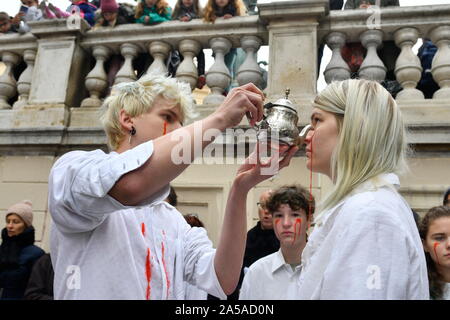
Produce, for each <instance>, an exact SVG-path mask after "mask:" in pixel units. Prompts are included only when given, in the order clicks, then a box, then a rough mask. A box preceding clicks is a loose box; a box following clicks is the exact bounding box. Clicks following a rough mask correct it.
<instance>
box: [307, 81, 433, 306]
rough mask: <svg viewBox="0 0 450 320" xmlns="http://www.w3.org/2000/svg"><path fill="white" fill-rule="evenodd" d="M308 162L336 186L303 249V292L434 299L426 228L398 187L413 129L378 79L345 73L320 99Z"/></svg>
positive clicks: (313, 119) (330, 296)
mask: <svg viewBox="0 0 450 320" xmlns="http://www.w3.org/2000/svg"><path fill="white" fill-rule="evenodd" d="M311 126H312V130H310V131H309V133H308V135H307V138H306V140H305V142H306V156H307V167H308V168H309V169H310V170H312V171H313V172H317V173H321V174H324V175H326V176H328V177H329V178H330V179H331V181H332V183H333V186H332V188H331V191H330V193H329V194H328V196H327V197H325V199H324V200H323V202H322V203H321V204H319V207H318V211H317V212H318V213H317V215H316V216H315V220H314V222H315V227H314V230H313V232H312V234H311V236H310V237H309V241H308V244H307V245H306V248H305V249H304V251H303V254H302V273H301V276H300V281H299V297H298V298H300V299H428V298H429V293H428V278H427V268H426V261H425V256H424V253H423V248H422V243H421V240H420V236H419V233H418V230H417V227H416V224H415V221H414V218H413V213H412V211H411V208H410V207H409V205H408V204H407V203H406V202H405V200H404V199H403V198H402V197H401V196H400V194H399V193H398V188H399V185H400V182H399V178H398V176H397V174H399V173H403V172H406V170H407V163H406V151H407V143H406V134H405V126H404V123H403V120H402V114H401V112H400V108H399V107H398V105H397V103H396V102H395V100H394V99H393V98H392V96H391V95H390V94H389V92H387V91H386V89H384V88H383V87H382V86H381V85H380V84H379V83H377V82H374V81H368V80H345V81H340V82H333V83H331V84H330V85H328V86H327V87H326V88H325V89H324V90H323V91H322V92H321V93H319V94H318V96H317V97H316V98H315V100H314V102H313V110H312V116H311Z"/></svg>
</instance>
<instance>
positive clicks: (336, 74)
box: [323, 32, 351, 83]
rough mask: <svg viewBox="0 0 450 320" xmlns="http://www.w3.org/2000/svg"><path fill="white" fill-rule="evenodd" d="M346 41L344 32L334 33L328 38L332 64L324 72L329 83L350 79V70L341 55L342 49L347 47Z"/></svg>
mask: <svg viewBox="0 0 450 320" xmlns="http://www.w3.org/2000/svg"><path fill="white" fill-rule="evenodd" d="M345 40H346V35H345V34H344V33H342V32H332V33H330V34H329V35H328V36H327V38H326V43H327V45H328V47H330V49H331V51H332V55H331V60H330V63H328V65H327V67H326V68H325V71H324V72H323V74H324V76H325V81H326V82H327V83H331V82H332V81H341V80H347V79H350V75H351V72H350V68H349V66H348V64H347V63H346V62H345V61H344V59H343V58H342V54H341V49H342V47H344V45H345Z"/></svg>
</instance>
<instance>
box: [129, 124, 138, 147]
mask: <svg viewBox="0 0 450 320" xmlns="http://www.w3.org/2000/svg"><path fill="white" fill-rule="evenodd" d="M135 134H136V129H135V128H134V127H131V130H130V137H129V138H128V143H129V144H131V137H132V136H134V135H135Z"/></svg>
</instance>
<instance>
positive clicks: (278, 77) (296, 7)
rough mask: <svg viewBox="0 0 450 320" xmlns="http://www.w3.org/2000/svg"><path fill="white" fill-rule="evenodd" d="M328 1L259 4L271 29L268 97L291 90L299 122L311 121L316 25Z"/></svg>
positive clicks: (313, 94) (313, 93)
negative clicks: (287, 89)
mask: <svg viewBox="0 0 450 320" xmlns="http://www.w3.org/2000/svg"><path fill="white" fill-rule="evenodd" d="M328 2H329V1H328V0H315V1H272V2H271V3H261V4H258V9H259V16H260V19H261V20H262V21H263V22H264V23H267V29H268V30H269V48H270V49H269V75H268V84H267V88H266V90H265V91H266V93H267V99H268V100H269V101H272V102H274V101H276V100H277V99H279V98H282V97H284V92H285V90H286V88H290V89H291V94H290V96H289V100H291V101H292V102H293V103H294V104H295V105H297V106H298V109H299V110H297V111H298V112H299V124H306V123H309V118H310V114H311V108H312V106H311V101H312V100H313V99H314V97H315V95H316V93H317V78H318V77H317V52H318V46H317V27H318V21H319V20H320V19H321V18H322V17H323V16H325V15H326V14H328V8H329V4H328Z"/></svg>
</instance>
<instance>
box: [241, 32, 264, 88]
mask: <svg viewBox="0 0 450 320" xmlns="http://www.w3.org/2000/svg"><path fill="white" fill-rule="evenodd" d="M261 43H262V40H261V39H259V38H258V37H256V36H245V37H242V39H241V47H242V49H243V50H244V51H245V54H246V56H245V60H244V63H242V65H241V66H240V68H239V70H238V72H237V77H236V78H237V81H238V83H239V85H240V86H242V85H244V84H246V83H250V82H251V83H253V84H254V85H256V86H257V87H259V88H261V86H262V82H263V78H262V72H261V70H260V68H259V65H258V61H257V57H256V53H257V52H258V50H259V48H260V47H261Z"/></svg>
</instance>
